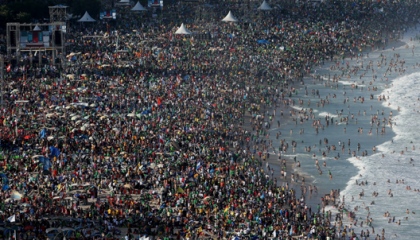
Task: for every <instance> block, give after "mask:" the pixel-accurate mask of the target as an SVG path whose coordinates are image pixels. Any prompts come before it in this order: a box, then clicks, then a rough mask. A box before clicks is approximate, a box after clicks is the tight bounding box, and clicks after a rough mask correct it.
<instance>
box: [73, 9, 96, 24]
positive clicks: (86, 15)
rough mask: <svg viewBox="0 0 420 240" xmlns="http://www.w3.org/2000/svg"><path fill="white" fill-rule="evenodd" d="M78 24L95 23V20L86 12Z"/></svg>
mask: <svg viewBox="0 0 420 240" xmlns="http://www.w3.org/2000/svg"><path fill="white" fill-rule="evenodd" d="M77 21H78V22H95V21H96V20H95V19H93V18H92V17H91V16H90V15H89V13H88V12H87V11H86V12H85V14H84V15H83V17H82V18H80V19H79V20H77Z"/></svg>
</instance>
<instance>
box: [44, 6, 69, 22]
mask: <svg viewBox="0 0 420 240" xmlns="http://www.w3.org/2000/svg"><path fill="white" fill-rule="evenodd" d="M67 8H68V7H67V6H64V5H61V4H59V5H55V6H49V7H48V9H49V12H50V22H52V23H53V22H65V21H66V20H67Z"/></svg>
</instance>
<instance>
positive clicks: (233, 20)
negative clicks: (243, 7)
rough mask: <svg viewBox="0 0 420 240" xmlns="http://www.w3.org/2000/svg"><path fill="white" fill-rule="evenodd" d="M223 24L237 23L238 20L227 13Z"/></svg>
mask: <svg viewBox="0 0 420 240" xmlns="http://www.w3.org/2000/svg"><path fill="white" fill-rule="evenodd" d="M222 21H223V22H237V21H238V19H237V18H236V17H235V16H233V14H232V13H231V12H230V11H229V13H228V15H226V17H225V18H223V19H222Z"/></svg>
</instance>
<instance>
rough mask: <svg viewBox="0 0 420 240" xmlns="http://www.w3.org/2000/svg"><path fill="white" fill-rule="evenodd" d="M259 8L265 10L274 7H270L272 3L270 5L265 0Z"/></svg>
mask: <svg viewBox="0 0 420 240" xmlns="http://www.w3.org/2000/svg"><path fill="white" fill-rule="evenodd" d="M258 9H259V10H263V11H270V10H271V9H272V8H271V7H270V5H268V3H267V2H266V1H265V0H264V2H263V3H262V4H261V5H260V6H259V7H258Z"/></svg>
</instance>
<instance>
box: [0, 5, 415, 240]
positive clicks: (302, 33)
mask: <svg viewBox="0 0 420 240" xmlns="http://www.w3.org/2000/svg"><path fill="white" fill-rule="evenodd" d="M258 4H259V3H257V2H250V3H242V2H238V3H236V2H235V3H230V2H227V1H225V2H221V3H212V4H201V3H199V4H184V3H183V2H178V3H177V4H174V5H170V6H164V8H163V9H162V10H161V11H158V13H157V14H155V13H153V12H152V11H151V10H150V11H149V12H146V13H143V14H138V13H133V12H131V11H130V8H124V7H122V8H119V9H118V11H119V13H120V14H119V15H118V16H119V18H117V20H115V21H113V22H107V21H106V20H104V21H98V22H96V23H83V24H82V23H70V27H69V29H68V32H67V33H66V51H67V54H66V55H65V56H64V55H63V56H62V58H59V61H56V59H49V58H50V56H45V59H47V60H48V59H49V61H48V62H50V64H45V65H44V64H43V65H38V64H37V63H36V62H35V60H34V59H32V58H31V56H25V55H22V56H20V58H19V59H17V58H14V57H12V58H11V59H10V62H12V63H13V64H12V66H11V68H12V69H11V71H10V72H9V73H7V80H6V85H5V86H4V90H5V93H7V94H4V96H3V99H4V102H3V103H2V104H3V105H2V114H1V118H2V119H1V121H0V125H1V132H0V135H1V148H2V156H1V159H2V160H1V162H0V165H1V167H2V173H1V175H0V177H1V178H2V181H1V182H2V184H1V187H2V191H1V193H0V198H1V201H0V210H1V211H0V216H1V217H2V219H3V225H2V231H3V232H2V233H3V236H4V237H6V236H9V237H10V236H11V237H14V238H15V239H46V238H47V237H50V238H51V236H53V237H52V238H54V237H59V236H61V237H63V236H66V237H67V238H75V239H81V238H87V239H88V238H90V239H92V238H93V239H113V238H115V239H118V238H121V237H126V238H127V239H137V238H139V237H141V236H150V237H151V236H154V237H157V238H160V239H172V238H177V239H197V238H200V237H208V238H217V239H223V238H232V237H234V238H237V239H242V238H251V237H252V238H255V239H257V238H270V237H271V238H283V239H288V238H291V237H297V236H300V237H301V238H304V237H306V238H309V239H311V238H315V237H319V238H320V239H326V238H327V236H328V237H334V236H335V234H334V232H335V230H336V229H335V228H334V225H333V224H331V222H330V221H331V219H332V217H333V216H331V214H330V213H329V212H323V211H322V208H318V209H317V210H314V211H313V210H312V209H311V206H308V205H307V204H306V203H305V195H302V194H300V191H296V190H295V189H292V188H290V187H289V185H286V184H284V183H285V182H286V181H287V180H288V179H287V178H285V177H284V176H286V174H284V175H283V176H280V174H279V173H278V174H277V175H273V174H270V172H269V171H270V166H269V165H268V164H266V161H267V160H268V158H270V157H271V158H273V157H275V156H270V154H269V153H268V150H267V149H268V148H269V145H270V144H273V143H270V142H269V141H268V140H267V133H266V130H267V128H269V127H270V125H271V124H272V123H273V122H283V121H284V118H286V117H287V116H285V115H284V116H283V115H279V114H278V115H275V114H272V112H273V111H272V110H273V109H278V108H282V109H285V108H286V107H287V104H288V102H289V101H288V100H289V99H292V98H293V96H294V95H295V94H297V92H296V91H295V88H294V84H295V83H299V82H300V81H302V79H303V76H304V75H306V74H309V73H310V72H311V70H312V69H313V68H314V67H316V66H317V65H321V64H323V63H324V62H325V61H332V60H334V61H340V60H341V59H342V58H344V57H347V56H356V55H357V54H358V53H359V52H360V51H361V50H362V49H366V48H372V49H377V48H382V47H384V46H385V44H386V43H387V41H390V40H392V39H393V38H398V36H399V34H403V32H404V30H405V29H406V28H408V27H410V26H412V25H414V24H415V23H416V22H417V19H418V15H419V12H418V11H416V9H418V5H417V4H416V3H415V2H414V1H413V2H411V1H405V2H404V3H391V2H388V1H374V2H372V1H361V0H358V1H338V2H337V1H329V0H328V1H323V2H298V3H295V2H293V3H284V4H283V5H281V3H279V5H278V4H276V3H275V2H274V1H272V2H270V4H271V5H272V6H273V7H274V8H273V10H272V11H264V12H263V11H258V10H256V7H257V6H258ZM254 5H255V6H254ZM229 10H231V11H232V13H233V14H234V15H235V16H236V17H237V18H238V19H239V20H240V21H239V22H237V23H224V22H221V19H222V18H223V17H224V16H223V15H221V14H227V12H228V11H229ZM402 13H404V14H402ZM182 22H184V23H185V24H186V27H187V28H188V29H189V30H190V31H192V32H193V33H200V34H201V35H200V36H207V37H203V38H201V37H200V38H199V37H197V36H198V34H197V35H191V36H190V35H176V34H175V31H176V29H177V27H178V26H179V25H180V24H181V23H182ZM259 40H264V41H259ZM57 62H61V64H53V63H57ZM276 144H277V143H274V145H276ZM274 147H276V146H274ZM279 160H280V161H281V160H282V159H279ZM281 162H283V161H281ZM285 166H286V164H284V166H283V168H282V170H284V171H289V172H291V169H287V168H286V167H285ZM302 184H305V183H304V182H302ZM308 194H309V193H308ZM17 223H19V224H17ZM122 231H123V232H122ZM60 234H61V235H60ZM352 234H354V233H352ZM349 236H350V235H349Z"/></svg>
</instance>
